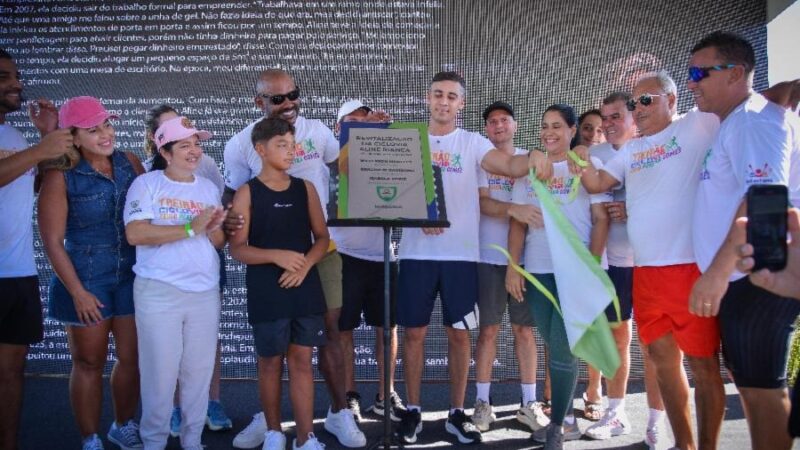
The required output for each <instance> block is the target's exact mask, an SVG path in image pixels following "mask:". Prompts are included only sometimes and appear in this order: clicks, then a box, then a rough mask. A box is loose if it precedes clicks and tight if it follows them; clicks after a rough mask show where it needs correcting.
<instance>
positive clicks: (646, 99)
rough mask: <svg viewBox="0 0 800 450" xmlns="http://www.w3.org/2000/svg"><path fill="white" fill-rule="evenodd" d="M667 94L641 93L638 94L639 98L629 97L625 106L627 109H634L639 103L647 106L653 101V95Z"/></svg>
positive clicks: (664, 95) (661, 95) (662, 95)
mask: <svg viewBox="0 0 800 450" xmlns="http://www.w3.org/2000/svg"><path fill="white" fill-rule="evenodd" d="M666 96H667V94H642V95H640V96H639V100H636V99H633V98H632V99H630V100H628V102H627V103H625V106H627V107H628V111H636V104H637V103H641V105H642V106H648V105H650V104H651V103H653V97H666Z"/></svg>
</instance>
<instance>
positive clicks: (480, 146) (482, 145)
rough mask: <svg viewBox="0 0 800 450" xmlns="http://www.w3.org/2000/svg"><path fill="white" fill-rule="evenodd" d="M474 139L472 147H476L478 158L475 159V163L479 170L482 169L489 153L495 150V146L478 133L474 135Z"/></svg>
mask: <svg viewBox="0 0 800 450" xmlns="http://www.w3.org/2000/svg"><path fill="white" fill-rule="evenodd" d="M474 139H475V140H474V141H473V142H472V145H474V148H475V151H476V152H477V153H476V155H477V158H475V161H476V163H477V166H478V168H480V167H481V163H482V162H483V158H484V157H485V156H486V154H487V153H489V152H490V151H492V150H493V149H494V144H492V141H490V140H489V139H486V138H485V137H483V136H481V135H480V134H478V133H474Z"/></svg>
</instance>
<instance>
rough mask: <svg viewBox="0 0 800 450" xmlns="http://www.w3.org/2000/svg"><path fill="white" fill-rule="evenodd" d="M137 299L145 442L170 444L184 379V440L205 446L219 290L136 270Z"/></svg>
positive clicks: (157, 448) (157, 447)
mask: <svg viewBox="0 0 800 450" xmlns="http://www.w3.org/2000/svg"><path fill="white" fill-rule="evenodd" d="M133 301H134V305H135V308H136V333H137V335H138V339H139V373H140V382H141V390H142V393H141V395H142V420H141V424H140V435H141V437H142V441H143V442H144V448H145V449H146V450H151V449H152V450H163V449H164V448H165V447H166V446H167V438H168V437H169V421H170V416H171V415H172V397H173V395H174V394H175V382H176V380H179V381H180V385H181V390H180V406H181V446H182V447H184V448H187V447H193V446H200V436H201V434H202V433H203V426H204V425H205V420H206V411H207V409H208V387H209V384H210V383H211V375H212V373H213V371H214V358H215V357H216V351H217V329H218V327H219V314H220V298H219V291H218V290H217V289H212V290H209V291H205V292H186V291H182V290H180V289H177V288H176V287H174V286H172V285H170V284H167V283H163V282H161V281H157V280H152V279H149V278H142V277H138V276H137V277H136V279H135V281H134V283H133Z"/></svg>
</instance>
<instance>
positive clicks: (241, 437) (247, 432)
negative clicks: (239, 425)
mask: <svg viewBox="0 0 800 450" xmlns="http://www.w3.org/2000/svg"><path fill="white" fill-rule="evenodd" d="M267 431H269V430H267V419H265V418H264V413H263V412H260V413H258V414H256V415H254V416H253V420H252V421H250V424H248V425H247V426H246V427H245V428H244V430H242V431H240V432H239V434H237V435H236V437H235V438H233V446H234V447H236V448H253V447H258V446H259V445H261V444H263V443H264V435H265V434H266V432H267Z"/></svg>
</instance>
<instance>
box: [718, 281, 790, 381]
mask: <svg viewBox="0 0 800 450" xmlns="http://www.w3.org/2000/svg"><path fill="white" fill-rule="evenodd" d="M798 313H800V302H798V301H797V300H792V299H788V298H783V297H779V296H777V295H775V294H773V293H771V292H768V291H766V290H764V289H761V288H760V287H758V286H755V285H753V283H751V282H750V279H749V278H747V277H745V278H742V279H741V280H737V281H734V282H732V283H730V284H729V285H728V291H727V292H726V293H725V296H724V297H723V298H722V304H721V305H720V310H719V324H720V336H721V338H722V354H723V355H724V356H725V365H726V366H727V367H728V370H729V371H730V372H731V374H732V375H733V381H734V382H735V383H736V386H738V387H749V388H762V389H779V388H783V387H786V360H787V357H788V353H789V339H790V338H791V334H792V331H793V329H794V321H795V319H797V315H798Z"/></svg>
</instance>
